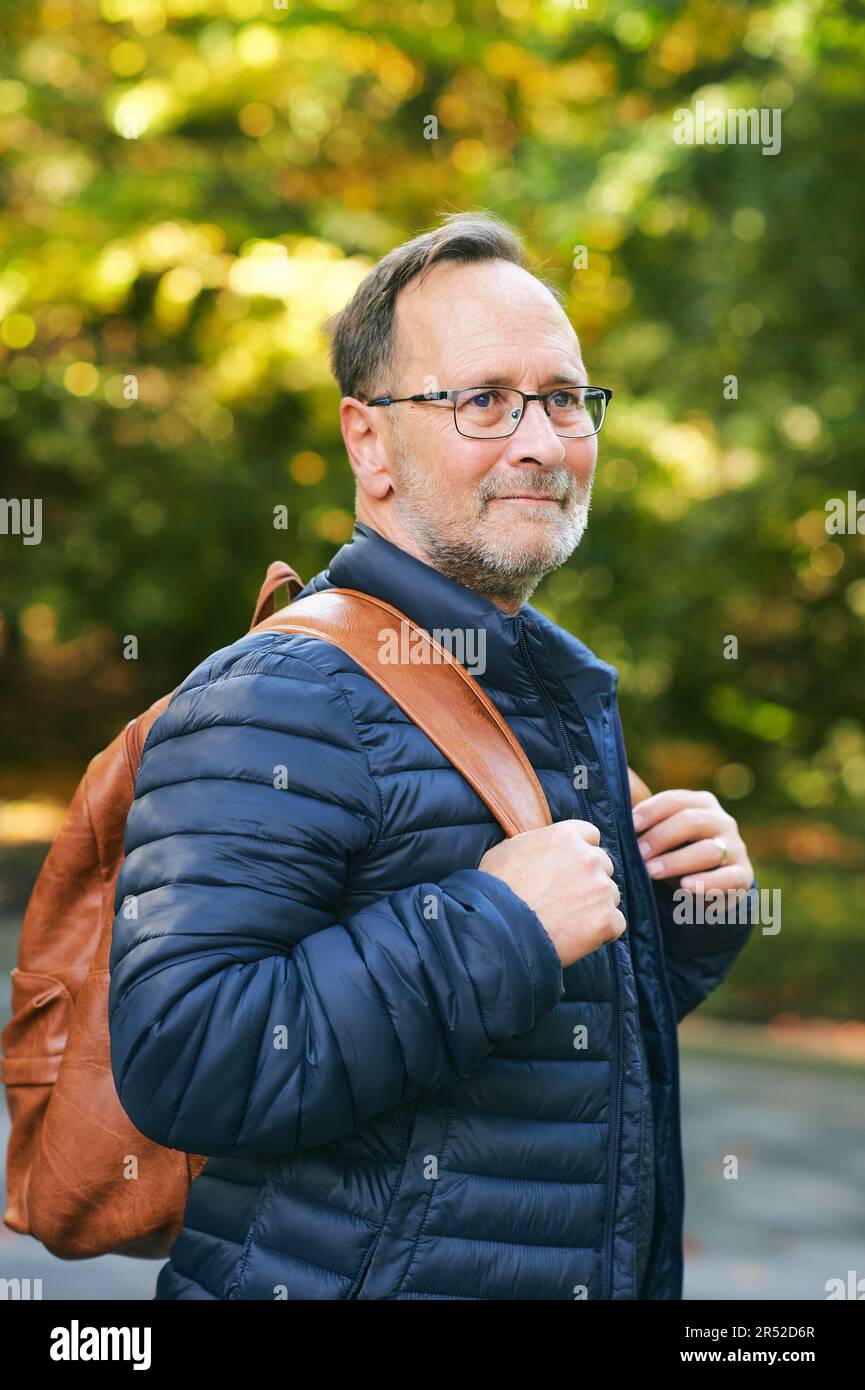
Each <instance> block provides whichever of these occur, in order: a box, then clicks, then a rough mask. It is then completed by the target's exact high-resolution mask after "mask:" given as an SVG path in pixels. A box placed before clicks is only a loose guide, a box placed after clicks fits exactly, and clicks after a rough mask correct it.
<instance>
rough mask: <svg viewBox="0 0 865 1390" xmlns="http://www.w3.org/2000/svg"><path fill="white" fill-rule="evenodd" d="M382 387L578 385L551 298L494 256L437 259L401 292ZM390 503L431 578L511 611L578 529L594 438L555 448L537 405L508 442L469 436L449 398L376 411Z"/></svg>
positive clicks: (572, 544) (572, 344)
mask: <svg viewBox="0 0 865 1390" xmlns="http://www.w3.org/2000/svg"><path fill="white" fill-rule="evenodd" d="M393 375H394V380H393V383H392V385H393V388H394V389H393V392H392V394H394V395H396V396H407V395H414V394H416V393H418V392H428V391H436V390H456V389H460V388H462V387H467V386H484V385H492V384H499V385H503V386H504V385H507V386H516V387H519V388H520V389H521V390H523V391H526V392H534V391H548V390H551V389H552V388H553V387H555V386H564V385H574V384H584V383H585V382H586V380H587V378H586V373H585V368H584V366H583V362H582V357H581V354H580V345H579V342H578V339H577V335H576V334H575V332H574V330H573V328H572V327H571V324H570V323H569V321H568V319H567V317H566V315H565V314H564V312H563V310H562V309H561V307H560V306H559V305H558V304H557V302H556V300H555V299H554V298H553V296H552V295H551V294H550V293H549V291H547V290H546V289H545V288H544V287H543V286H542V285H541V284H540V283H539V282H538V281H537V280H535V279H534V277H533V276H531V275H529V274H528V273H527V272H526V271H524V270H522V269H521V268H520V267H519V266H515V265H512V264H510V263H509V262H506V261H489V262H481V263H479V264H465V265H464V264H447V263H446V264H443V265H441V266H438V267H436V269H434V270H433V271H432V272H431V273H430V275H429V276H428V277H427V279H426V280H425V282H424V283H423V284H419V282H418V281H417V280H415V281H412V282H410V284H409V285H407V286H406V287H405V289H403V291H402V292H401V293H400V295H399V298H398V300H397V308H396V354H395V370H394V374H393ZM388 415H389V417H390V429H391V466H390V472H391V480H392V484H393V497H392V500H393V503H394V505H395V507H396V511H397V513H398V516H399V518H400V521H401V523H402V526H403V527H404V528H405V530H406V531H407V532H408V533H409V535H410V536H411V537H412V538H413V539H414V541H415V542H416V544H417V545H418V546H419V548H420V549H421V550H422V551H423V552H424V553H425V555H426V556H427V557H428V558H429V562H430V563H431V564H433V565H434V566H435V568H436V569H439V570H441V571H442V572H443V573H445V574H449V575H450V576H451V577H452V578H454V579H457V580H459V581H460V582H461V583H464V584H466V585H468V586H469V587H470V588H473V589H476V590H477V591H478V592H480V593H484V594H486V595H488V596H490V597H495V598H500V599H502V600H505V601H507V602H508V603H509V604H510V605H518V604H519V603H522V602H525V601H526V599H527V598H528V597H529V596H530V595H531V593H532V591H533V590H534V588H535V586H536V585H537V584H538V583H539V581H540V580H541V579H542V578H543V576H544V575H545V574H548V573H549V572H550V571H551V570H554V569H557V568H558V567H559V566H560V565H562V564H563V563H564V562H565V560H567V558H568V557H569V556H570V555H571V554H572V553H573V551H574V549H575V548H576V546H577V545H578V544H579V542H580V539H581V537H582V535H583V532H584V530H585V527H586V522H587V518H588V509H589V501H590V497H591V486H592V477H593V474H594V469H595V463H596V460H597V437H596V436H594V435H592V436H590V437H588V438H583V439H562V438H560V437H559V436H558V435H556V434H555V432H554V429H553V423H552V421H551V420H550V419H549V418H548V417H547V415H546V413H545V411H544V408H543V405H542V404H541V402H540V401H531V402H530V403H529V404H528V406H527V407H526V410H525V413H524V414H523V416H522V419H521V420H520V423H519V426H518V428H517V430H516V431H515V433H514V434H512V435H510V436H509V437H507V438H504V439H468V438H465V437H464V436H463V435H462V434H460V433H459V432H458V431H457V430H456V428H455V425H454V414H453V406H452V404H451V402H449V401H443V402H432V403H426V402H424V403H412V402H407V403H403V404H399V405H394V406H390V407H389V408H388Z"/></svg>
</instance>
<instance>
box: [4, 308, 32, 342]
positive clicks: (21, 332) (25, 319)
mask: <svg viewBox="0 0 865 1390" xmlns="http://www.w3.org/2000/svg"><path fill="white" fill-rule="evenodd" d="M35 336H36V324H35V323H34V322H33V319H32V318H31V317H30V315H29V314H9V316H8V317H7V318H5V319H4V320H3V322H2V324H0V339H2V341H3V343H4V344H5V346H6V347H8V348H26V347H28V346H29V345H30V343H32V341H33V339H34V337H35Z"/></svg>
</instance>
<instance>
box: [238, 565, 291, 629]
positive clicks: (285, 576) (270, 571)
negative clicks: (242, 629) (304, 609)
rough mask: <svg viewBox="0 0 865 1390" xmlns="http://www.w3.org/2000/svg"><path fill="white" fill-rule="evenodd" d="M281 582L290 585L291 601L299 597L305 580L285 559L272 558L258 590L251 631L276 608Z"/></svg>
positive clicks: (289, 597)
mask: <svg viewBox="0 0 865 1390" xmlns="http://www.w3.org/2000/svg"><path fill="white" fill-rule="evenodd" d="M281 584H287V585H288V601H289V603H291V600H292V599H293V598H296V597H297V595H298V594H299V593H300V591H301V589H302V588H303V580H302V579H301V577H300V575H299V574H298V572H297V570H293V569H292V568H291V565H287V564H286V563H285V561H284V560H271V562H270V564H269V565H268V567H267V574H266V575H265V576H264V580H263V581H262V585H261V588H260V589H259V591H258V598H257V599H256V601H255V610H254V612H253V614H252V622H251V623H250V624H249V630H250V632H251V631H252V629H253V628H254V627H256V626H257V624H258V623H260V622H262V620H263V619H264V618H269V617H270V615H271V613H272V612H273V609H274V602H273V596H274V594H275V593H276V591H277V589H278V588H279V586H280V585H281Z"/></svg>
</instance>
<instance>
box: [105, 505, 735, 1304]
mask: <svg viewBox="0 0 865 1390" xmlns="http://www.w3.org/2000/svg"><path fill="white" fill-rule="evenodd" d="M330 585H339V586H343V587H349V588H357V589H362V590H364V591H366V592H368V593H371V594H373V595H376V596H377V597H380V598H382V599H384V600H386V601H387V602H389V603H392V604H395V605H396V606H397V607H398V608H400V609H401V610H402V611H404V612H406V613H407V614H408V615H409V616H410V617H411V618H413V619H414V620H415V621H416V622H418V623H420V624H421V625H422V626H424V627H426V628H427V629H429V630H433V629H436V628H439V629H441V628H444V629H465V628H476V629H481V628H482V629H483V630H484V631H485V633H486V639H485V640H486V649H485V661H486V666H485V670H484V672H483V674H482V675H480V676H479V679H480V681H481V684H482V685H483V686H484V688H485V690H486V691H487V693H488V695H489V696H490V697H491V698H492V700H493V701H494V702H495V704H496V705H497V706H498V708H499V709H500V710H501V712H502V714H503V715H504V716H505V718H506V719H507V720H508V722H509V724H510V726H511V728H512V729H513V731H514V733H515V734H516V736H517V737H518V739H519V740H520V742H521V744H522V746H523V747H524V749H525V751H526V753H527V755H528V757H529V758H530V760H531V762H532V764H533V766H534V768H535V770H536V771H537V774H538V776H539V778H540V781H541V784H542V786H543V788H544V791H545V793H546V796H547V799H548V801H549V804H550V809H551V811H552V814H553V818H554V819H556V820H559V819H566V818H571V817H575V816H576V817H579V818H581V819H584V820H591V821H593V822H594V823H595V824H596V825H597V826H598V827H599V829H600V833H601V842H602V844H603V846H604V848H605V849H606V850H607V851H608V853H609V854H610V856H611V858H612V861H613V864H614V867H615V876H616V881H617V883H618V886H619V889H620V892H621V897H622V901H621V908H622V911H623V913H624V915H625V919H626V921H627V923H628V929H627V931H626V932H625V933H624V934H623V936H621V937H620V938H619V939H618V940H616V941H613V942H610V943H608V944H607V945H605V946H603V947H601V948H600V949H598V950H596V951H594V952H593V953H592V954H590V955H588V956H586V957H584V958H583V959H582V960H579V961H577V962H575V963H574V964H573V965H570V966H568V967H567V968H566V969H564V970H563V969H562V967H561V964H560V961H559V959H558V956H557V954H556V951H555V949H554V947H553V943H552V941H551V939H550V937H549V936H548V934H547V932H546V931H545V930H544V928H543V926H542V925H541V923H540V920H539V919H538V917H537V916H536V915H535V913H534V912H533V911H532V909H531V908H530V907H529V906H528V904H527V903H525V902H524V901H523V899H522V898H520V897H519V896H517V895H516V894H515V893H514V892H513V891H512V890H511V889H510V888H509V887H508V886H507V885H506V884H504V883H503V882H501V881H500V880H499V879H497V878H495V877H493V876H492V875H490V874H487V873H485V872H483V871H481V870H479V869H478V868H477V867H476V866H477V864H478V863H479V861H480V859H481V857H482V855H483V854H484V853H485V851H486V850H487V849H489V848H490V847H491V846H492V845H493V844H495V843H497V842H498V841H499V840H501V838H502V831H501V829H500V827H499V826H498V825H497V823H496V822H495V821H494V820H493V819H492V817H491V815H490V813H489V812H488V811H487V809H486V808H485V806H484V805H483V803H482V802H481V801H480V799H479V798H478V797H477V795H476V794H475V792H474V791H473V790H472V789H471V787H470V786H469V785H468V783H467V782H465V780H464V779H463V778H462V777H461V776H460V774H459V773H457V772H456V770H455V769H454V768H453V767H452V766H451V765H450V764H449V763H448V762H447V761H446V760H445V759H444V757H443V756H442V755H441V754H440V753H439V752H438V750H437V749H436V748H435V746H434V745H433V744H432V743H431V742H430V741H429V740H428V738H427V737H426V736H425V735H424V734H423V733H421V731H420V730H419V729H417V728H416V727H415V726H414V725H413V724H412V723H411V722H410V721H409V720H408V719H407V718H406V716H405V715H403V713H402V711H401V710H399V709H398V708H397V707H396V706H395V705H394V704H393V703H392V701H390V699H389V698H388V697H387V696H386V695H385V694H384V693H383V692H382V691H381V689H380V688H379V686H378V685H377V684H376V683H375V682H374V681H372V680H371V679H370V678H369V677H368V676H366V675H365V674H364V673H363V672H362V671H361V670H360V668H359V667H357V666H356V664H355V663H354V662H353V661H352V660H351V659H350V658H349V657H347V656H345V655H344V654H343V653H342V652H341V651H340V650H339V649H337V648H335V647H333V646H331V645H329V644H328V643H326V642H324V641H321V640H320V639H315V638H309V637H305V636H300V635H290V636H285V635H279V634H271V633H268V634H261V635H252V636H246V637H243V638H241V639H240V640H239V641H237V642H235V643H233V644H232V645H231V646H229V647H225V648H223V649H222V650H220V651H217V652H216V653H215V654H214V655H212V656H210V657H208V659H207V660H206V661H204V662H202V663H201V664H200V665H199V666H198V667H197V668H196V669H195V670H194V671H193V672H192V673H191V675H189V676H188V678H187V679H186V680H185V681H184V683H183V684H182V685H181V686H180V687H179V689H178V691H177V692H176V694H175V695H174V697H173V699H172V701H171V704H170V706H169V707H168V709H167V710H166V712H165V713H164V714H163V715H162V717H161V718H160V719H159V720H157V722H156V723H155V724H154V726H153V728H152V730H151V732H150V734H149V736H148V738H147V742H146V744H145V747H144V753H143V758H142V762H141V767H140V771H139V773H138V777H137V781H136V786H135V799H134V802H133V804H132V808H131V810H130V813H129V817H128V819H127V823H126V840H125V849H126V859H125V861H124V864H123V868H122V871H121V874H120V878H119V881H118V885H117V897H116V900H115V909H116V910H117V909H119V907H120V904H121V902H122V901H123V900H125V899H126V898H127V897H129V896H134V898H135V899H136V901H137V917H131V916H128V915H126V914H122V913H120V912H119V911H117V916H116V918H115V922H114V933H113V942H112V950H111V957H110V970H111V986H110V998H109V1020H110V1037H111V1061H112V1070H113V1075H114V1080H115V1084H116V1086H117V1090H118V1094H119V1096H120V1100H121V1103H122V1104H123V1106H124V1109H125V1110H126V1111H127V1113H128V1115H129V1116H130V1118H131V1119H132V1121H133V1123H134V1124H135V1125H136V1126H137V1127H138V1129H139V1130H140V1131H141V1132H142V1133H143V1134H145V1135H146V1136H148V1137H149V1138H151V1139H153V1140H155V1141H156V1142H158V1143H160V1144H164V1145H167V1146H169V1147H172V1148H176V1149H181V1150H186V1151H188V1152H192V1153H197V1154H205V1155H208V1156H209V1157H208V1162H207V1163H206V1165H205V1167H204V1169H203V1171H202V1173H201V1174H200V1176H199V1177H197V1178H196V1179H195V1181H194V1182H193V1183H192V1186H191V1189H190V1195H189V1201H188V1203H187V1207H186V1212H185V1221H184V1227H183V1230H182V1231H181V1233H180V1235H179V1236H178V1237H177V1239H176V1241H175V1242H174V1245H173V1247H172V1250H171V1252H170V1258H169V1260H168V1262H167V1263H166V1264H165V1265H163V1266H162V1268H161V1269H160V1271H159V1276H158V1280H157V1292H156V1296H157V1299H261V1300H264V1299H299V1300H305V1299H366V1300H369V1299H474V1300H500V1299H512V1300H521V1299H541V1300H547V1299H552V1300H574V1299H586V1298H588V1299H634V1298H636V1297H638V1296H639V1297H643V1298H652V1299H680V1298H681V1297H682V1215H683V1204H684V1187H683V1174H682V1154H681V1137H680V1120H679V1076H678V1054H677V1035H676V1024H677V1021H678V1020H680V1019H681V1018H682V1017H684V1015H685V1014H687V1013H688V1012H689V1011H690V1010H692V1009H694V1008H695V1007H696V1006H697V1005H698V1004H699V1003H700V1002H701V1000H703V999H704V998H705V997H706V995H707V994H709V993H710V991H711V990H713V989H714V988H715V987H716V986H717V985H718V984H719V982H720V981H721V980H722V979H723V978H724V976H725V975H726V974H727V972H728V970H729V969H730V966H731V964H732V962H733V960H734V958H735V956H736V955H737V953H738V951H739V950H740V949H741V948H742V946H743V945H744V943H745V941H746V939H747V938H748V936H749V934H750V932H751V930H752V925H751V924H750V923H747V924H745V925H735V924H734V925H732V926H722V927H718V926H707V927H699V926H689V927H682V926H678V925H676V924H675V923H674V921H673V917H672V896H671V895H672V885H667V886H666V887H659V886H658V885H653V884H652V882H651V880H650V879H649V878H648V875H647V874H646V871H645V868H644V866H643V862H642V859H641V857H640V854H639V851H638V847H637V843H636V837H635V833H634V829H633V825H632V821H631V815H630V809H629V797H628V785H627V761H626V754H625V748H624V743H623V738H622V730H621V725H620V720H619V714H618V709H617V704H616V684H617V673H616V671H615V669H614V668H613V667H611V666H609V665H608V664H606V663H605V662H603V661H601V660H599V659H598V657H596V656H595V655H594V654H593V653H592V652H591V651H589V650H588V648H586V647H585V646H584V645H583V644H582V643H581V642H579V641H578V640H576V639H575V638H574V637H573V636H571V635H570V634H569V633H567V632H566V631H564V630H563V629H562V628H560V627H558V626H556V625H555V624H554V623H553V622H551V621H550V620H549V619H548V618H546V617H545V616H543V615H542V614H541V613H540V612H539V611H538V610H536V609H535V608H533V607H531V606H530V605H524V606H523V608H522V609H521V610H520V611H519V613H517V614H516V615H515V616H508V615H506V614H505V613H503V612H502V611H501V610H500V609H499V608H498V607H496V606H495V605H494V604H492V603H491V602H489V601H488V600H486V599H484V598H482V597H481V596H480V595H478V594H476V593H475V592H473V591H472V590H470V589H467V588H465V587H464V586H463V585H461V584H459V583H457V582H455V581H453V580H451V579H448V578H446V577H445V576H443V575H441V574H439V573H438V572H437V571H435V570H433V569H432V568H430V567H429V566H427V565H425V564H423V563H421V562H420V561H419V560H416V559H414V558H413V557H412V556H410V555H408V554H407V553H406V552H404V551H402V550H401V549H399V548H398V547H396V546H394V545H392V544H391V543H390V542H389V541H387V540H385V539H384V538H383V537H382V536H380V535H379V534H378V533H377V532H376V531H374V530H373V529H372V528H370V527H368V526H364V525H362V524H360V523H359V524H358V525H357V526H356V528H355V531H354V534H353V536H352V539H351V540H350V541H349V542H348V543H347V544H346V545H344V546H343V547H342V548H341V549H340V550H339V552H338V553H337V555H336V556H335V557H334V559H333V561H332V563H331V564H330V566H329V568H328V569H327V570H326V571H323V572H322V573H321V574H319V575H317V576H316V577H315V578H314V579H313V580H312V581H311V583H310V584H309V585H308V586H307V590H306V591H307V592H308V591H312V590H318V589H322V588H326V587H328V586H330ZM422 677H423V670H422V668H421V669H420V670H419V678H422ZM581 766H583V767H585V768H586V770H587V775H586V778H585V781H586V789H582V786H581V784H582V782H583V780H584V779H583V778H582V777H581V776H576V775H575V770H576V769H577V768H579V767H581ZM575 784H576V785H575ZM641 1042H642V1044H644V1046H641ZM649 1120H651V1121H652V1128H653V1130H654V1145H653V1147H652V1148H646V1144H645V1140H646V1134H645V1130H646V1127H647V1122H648V1121H649ZM641 1147H642V1149H643V1152H644V1153H647V1154H649V1155H653V1162H654V1179H655V1202H654V1225H653V1228H652V1231H651V1235H652V1239H651V1249H650V1250H649V1260H648V1268H647V1269H646V1272H645V1278H644V1280H643V1282H642V1285H641V1286H639V1285H638V1269H637V1249H636V1246H637V1236H638V1233H639V1222H638V1215H639V1213H638V1201H639V1198H640V1191H641V1188H642V1184H640V1183H639V1182H638V1173H639V1163H640V1154H641Z"/></svg>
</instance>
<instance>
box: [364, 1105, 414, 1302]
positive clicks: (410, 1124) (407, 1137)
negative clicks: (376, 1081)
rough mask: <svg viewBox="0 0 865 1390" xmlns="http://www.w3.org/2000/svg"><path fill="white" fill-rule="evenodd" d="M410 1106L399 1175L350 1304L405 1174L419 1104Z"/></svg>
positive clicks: (380, 1235) (379, 1241)
mask: <svg viewBox="0 0 865 1390" xmlns="http://www.w3.org/2000/svg"><path fill="white" fill-rule="evenodd" d="M410 1104H411V1109H410V1112H409V1114H408V1116H407V1119H406V1135H405V1141H404V1143H403V1145H402V1149H401V1151H400V1159H399V1174H398V1176H397V1179H396V1182H395V1183H394V1186H393V1190H392V1191H391V1194H390V1197H389V1199H388V1204H387V1208H386V1210H385V1213H384V1218H383V1220H382V1223H381V1226H380V1227H379V1229H378V1231H377V1233H376V1235H375V1236H374V1237H373V1239H372V1242H371V1244H370V1247H369V1249H368V1250H367V1252H366V1255H365V1256H364V1259H363V1264H362V1265H361V1267H360V1272H359V1274H358V1276H357V1278H356V1279H355V1281H354V1287H353V1288H352V1289H351V1290H350V1292H349V1294H348V1298H347V1300H346V1301H347V1302H350V1301H351V1300H353V1299H356V1298H359V1297H360V1291H361V1289H362V1288H363V1286H364V1283H365V1281H366V1275H367V1270H368V1269H369V1267H370V1265H371V1264H372V1258H373V1255H374V1254H375V1252H376V1250H377V1249H378V1247H379V1245H380V1244H381V1240H382V1236H383V1235H384V1232H385V1228H386V1226H387V1222H388V1217H389V1216H390V1211H391V1207H392V1206H393V1203H394V1199H395V1197H396V1194H397V1192H398V1191H399V1187H400V1183H401V1182H402V1179H403V1176H404V1174H405V1165H406V1162H407V1160H408V1155H409V1149H410V1148H411V1141H412V1138H413V1136H414V1127H415V1122H416V1120H417V1111H418V1104H419V1102H418V1101H417V1100H415V1101H412V1102H411V1103H410Z"/></svg>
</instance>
